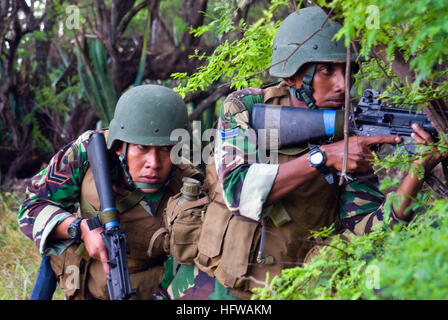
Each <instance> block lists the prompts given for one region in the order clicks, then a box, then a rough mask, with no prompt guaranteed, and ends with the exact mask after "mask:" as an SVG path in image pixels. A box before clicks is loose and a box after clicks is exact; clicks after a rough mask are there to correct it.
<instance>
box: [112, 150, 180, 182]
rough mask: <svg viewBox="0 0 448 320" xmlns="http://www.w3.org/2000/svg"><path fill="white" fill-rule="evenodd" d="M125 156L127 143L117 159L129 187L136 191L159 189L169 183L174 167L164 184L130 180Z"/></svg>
mask: <svg viewBox="0 0 448 320" xmlns="http://www.w3.org/2000/svg"><path fill="white" fill-rule="evenodd" d="M127 154H128V143H127V142H125V143H124V151H123V153H122V154H120V156H119V157H118V159H119V160H120V164H121V167H122V168H123V171H124V174H125V176H126V179H127V182H128V184H129V185H130V186H131V187H134V188H138V189H160V188H162V187H165V186H167V185H168V184H169V183H170V181H171V177H172V174H173V171H174V168H175V165H173V166H172V168H171V172H170V176H169V178H168V179H167V181H166V182H165V183H145V182H139V181H134V180H132V177H131V174H130V172H129V166H128V164H127V161H126V155H127Z"/></svg>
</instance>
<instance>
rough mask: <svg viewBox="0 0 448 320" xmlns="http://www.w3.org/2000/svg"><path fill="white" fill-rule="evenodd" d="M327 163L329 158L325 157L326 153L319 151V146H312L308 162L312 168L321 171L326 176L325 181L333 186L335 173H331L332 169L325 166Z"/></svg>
mask: <svg viewBox="0 0 448 320" xmlns="http://www.w3.org/2000/svg"><path fill="white" fill-rule="evenodd" d="M326 161H327V157H326V156H325V153H324V152H323V151H322V150H320V149H319V146H318V145H311V146H310V153H309V155H308V162H309V163H310V165H311V166H312V167H314V168H316V169H317V170H319V172H320V173H322V174H323V175H324V176H325V179H326V180H327V182H328V183H329V184H333V183H334V177H333V173H331V171H330V169H329V168H328V167H327V166H326V165H325V162H326Z"/></svg>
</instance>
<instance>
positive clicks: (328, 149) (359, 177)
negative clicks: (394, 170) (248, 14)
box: [187, 7, 440, 299]
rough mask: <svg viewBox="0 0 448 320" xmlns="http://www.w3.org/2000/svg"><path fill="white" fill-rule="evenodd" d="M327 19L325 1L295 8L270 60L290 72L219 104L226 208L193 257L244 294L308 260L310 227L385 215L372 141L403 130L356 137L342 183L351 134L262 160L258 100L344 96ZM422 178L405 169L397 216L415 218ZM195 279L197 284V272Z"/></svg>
mask: <svg viewBox="0 0 448 320" xmlns="http://www.w3.org/2000/svg"><path fill="white" fill-rule="evenodd" d="M325 19H326V14H325V13H324V12H323V10H322V9H320V8H319V7H310V8H306V9H301V10H300V12H299V13H298V14H297V13H292V14H291V15H289V16H288V17H287V18H286V19H285V21H284V22H283V23H282V25H281V26H280V28H279V30H278V32H277V35H276V38H275V41H274V52H273V59H272V60H273V61H272V67H271V69H270V73H271V75H272V76H274V77H280V78H283V81H282V82H280V83H279V84H278V85H275V86H271V87H268V88H265V89H255V88H248V89H243V90H240V91H237V92H234V93H232V94H230V95H229V96H228V97H227V98H226V100H225V101H224V103H223V106H222V109H221V112H220V116H219V120H218V128H217V129H218V133H217V139H216V145H215V152H214V159H212V162H211V163H210V162H209V165H208V168H207V180H210V181H213V180H214V179H218V180H219V183H218V186H216V188H215V189H216V190H218V189H220V190H218V191H217V193H218V194H220V195H221V196H222V199H221V200H222V202H223V203H225V206H226V209H222V210H221V212H220V213H219V214H218V213H216V214H214V213H213V212H212V210H209V211H207V214H206V218H205V219H206V220H205V222H204V225H203V227H202V231H201V238H200V240H199V255H198V257H197V259H196V260H195V262H196V266H197V267H198V268H199V269H200V270H201V271H199V272H195V274H196V275H197V277H198V278H201V279H202V280H201V281H202V282H204V280H203V279H204V278H205V277H204V276H203V274H202V271H203V272H206V273H207V274H208V275H209V276H210V277H216V279H218V280H219V282H220V283H221V284H222V285H223V286H224V287H225V288H227V289H228V290H230V291H229V293H230V294H231V295H232V296H235V297H238V298H242V299H248V298H249V297H250V296H251V292H252V289H253V288H254V287H259V286H260V285H262V283H263V282H264V281H265V280H266V273H267V272H269V278H270V279H272V278H273V276H275V275H278V274H279V273H280V272H281V270H282V269H283V268H288V267H293V266H295V265H301V264H302V263H304V260H305V257H306V255H307V253H308V252H309V251H310V249H311V248H312V246H313V244H312V243H311V242H310V241H307V239H308V238H309V236H310V235H311V234H310V231H312V230H319V229H321V228H322V227H328V226H330V225H331V224H334V225H335V229H336V232H340V233H342V232H343V231H344V230H349V232H353V233H355V234H363V233H367V232H370V231H371V229H372V226H374V225H375V224H378V223H380V222H382V221H383V208H384V203H385V201H386V198H387V197H388V196H390V195H386V196H385V195H383V194H382V193H381V192H380V191H379V190H378V188H377V185H378V181H377V177H376V176H375V175H374V174H372V170H371V164H372V160H373V155H372V153H371V152H370V146H372V145H376V144H382V143H392V144H393V143H397V142H400V141H401V138H400V137H397V136H379V137H350V138H349V141H348V143H349V148H348V149H349V155H348V159H347V170H348V172H350V173H352V174H353V176H354V177H356V179H355V180H354V181H352V182H350V183H346V184H344V185H343V186H339V185H338V183H337V182H336V183H332V184H330V183H328V181H327V179H326V176H328V171H330V172H332V173H333V174H334V173H336V171H342V162H343V153H344V146H343V141H339V142H336V143H331V144H326V145H321V146H318V147H313V149H312V150H310V146H309V145H304V146H299V147H297V148H290V149H283V150H279V155H278V163H261V162H260V150H259V149H258V147H259V140H258V139H259V137H258V135H257V132H255V130H254V129H252V128H251V125H250V118H251V112H252V106H253V105H254V104H255V103H267V104H276V105H285V106H295V107H298V108H328V109H338V108H341V107H342V106H343V104H344V100H345V85H346V83H345V60H346V49H345V46H344V42H343V40H340V41H333V40H332V38H333V36H334V35H335V34H336V33H337V32H338V30H339V29H340V28H341V26H340V25H339V24H338V23H337V22H334V21H331V20H328V21H327V22H326V23H325V24H324V26H323V28H322V30H321V31H319V32H317V33H315V34H314V35H313V33H314V32H315V31H316V30H318V29H319V27H320V26H321V25H322V23H323V22H324V21H325ZM311 35H312V36H311ZM310 36H311V37H310ZM308 38H309V39H308ZM298 44H301V46H300V48H298V49H297V45H298ZM353 56H354V55H353V54H352V57H353ZM285 59H287V60H285ZM413 129H414V130H415V133H414V134H413V139H414V140H415V141H416V142H418V143H431V142H432V141H431V138H430V136H429V134H428V133H426V132H425V131H424V130H422V129H421V128H419V127H418V126H413ZM311 151H312V152H313V154H314V155H315V154H318V155H320V160H321V161H320V163H319V169H318V168H317V167H316V164H315V163H312V162H311V161H312V159H311V157H310V154H311ZM439 158H440V155H439V154H437V153H434V155H433V156H432V157H431V158H428V159H427V160H425V162H424V163H423V165H424V167H425V169H426V170H427V171H428V170H431V169H432V168H433V167H434V165H435V164H436V163H437V162H438V161H439ZM327 170H328V171H327ZM321 172H325V174H321ZM421 184H422V181H421V180H419V179H418V178H417V177H416V176H415V175H411V174H409V175H408V176H406V177H405V178H404V180H403V182H402V184H401V186H400V188H399V189H398V190H397V193H398V194H400V195H403V198H404V199H405V200H404V201H403V202H402V204H401V206H398V207H397V206H393V209H394V210H392V219H393V221H394V222H395V223H397V222H404V223H406V221H407V220H408V219H409V218H410V217H409V216H405V215H404V211H405V209H406V208H407V206H408V205H409V204H410V201H411V200H410V199H411V198H412V197H413V196H415V195H416V193H417V191H418V190H419V188H420V187H421ZM409 195H410V196H411V197H408V196H409ZM405 196H407V197H405ZM215 202H216V200H215ZM226 210H227V212H226ZM229 212H230V213H229ZM214 221H215V222H214ZM216 235H219V236H216ZM192 270H193V269H192ZM192 277H193V275H192ZM216 279H213V280H210V281H216ZM187 287H190V289H189V290H190V292H192V291H194V290H195V287H194V281H193V280H190V282H189V286H187ZM198 287H200V286H198ZM202 287H204V288H205V287H206V286H204V285H202ZM209 297H211V295H210V296H209Z"/></svg>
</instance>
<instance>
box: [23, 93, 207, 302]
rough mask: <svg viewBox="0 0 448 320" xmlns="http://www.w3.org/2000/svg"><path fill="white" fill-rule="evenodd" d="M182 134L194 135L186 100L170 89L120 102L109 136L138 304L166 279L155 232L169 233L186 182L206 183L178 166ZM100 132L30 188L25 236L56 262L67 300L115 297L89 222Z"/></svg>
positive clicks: (59, 158) (68, 151)
mask: <svg viewBox="0 0 448 320" xmlns="http://www.w3.org/2000/svg"><path fill="white" fill-rule="evenodd" d="M175 129H185V130H188V131H189V130H190V126H189V121H188V116H187V110H186V107H185V104H184V102H183V100H182V99H181V97H180V96H179V95H178V94H177V93H175V92H174V91H173V90H171V89H169V88H166V87H162V86H158V85H142V86H138V87H134V88H132V89H130V90H128V91H127V92H125V93H124V94H123V95H122V96H121V97H120V99H119V101H118V103H117V105H116V109H115V114H114V117H113V119H112V121H111V123H110V127H109V129H108V130H105V131H103V132H104V135H105V136H106V140H107V147H108V152H109V155H108V157H109V163H110V168H111V173H110V174H111V177H112V183H113V188H114V193H115V200H116V203H117V209H118V211H119V212H120V228H122V229H123V230H124V231H125V234H126V241H127V246H128V248H129V249H130V253H129V254H128V267H129V273H130V280H131V287H132V288H136V289H137V294H136V295H135V296H133V298H134V299H152V297H153V294H154V292H155V290H156V288H157V287H158V285H159V284H160V282H161V280H162V277H163V273H164V271H165V269H164V266H163V263H164V261H165V259H166V254H165V251H164V250H163V248H162V247H163V241H162V239H161V237H158V236H157V234H156V235H155V233H156V231H157V230H159V229H160V228H161V227H162V211H163V208H164V206H165V205H166V202H167V200H168V198H169V197H170V196H172V195H174V194H176V193H178V192H179V190H180V188H181V186H182V178H183V177H186V176H188V177H191V176H194V177H198V178H200V173H199V171H197V170H196V169H195V168H194V167H193V165H192V164H190V163H189V162H187V161H186V160H185V161H184V162H181V163H179V164H176V165H175V164H173V163H172V162H171V160H170V149H171V147H172V146H173V145H174V144H175V142H174V141H171V140H170V134H171V132H172V131H173V130H175ZM93 133H94V131H88V132H85V133H83V134H82V135H81V136H80V137H79V138H78V139H77V140H76V141H74V142H72V143H70V144H68V145H67V146H65V147H64V148H63V149H62V150H60V151H59V152H58V153H57V154H56V155H55V156H54V157H53V158H52V159H51V161H50V164H49V165H48V167H47V168H45V169H44V170H42V171H41V172H40V173H38V174H37V175H36V176H34V177H33V178H32V179H31V180H30V181H29V183H28V186H27V197H26V199H25V201H24V202H23V204H22V206H21V208H20V212H19V217H18V219H19V225H20V228H21V230H22V232H23V233H25V235H27V236H28V237H29V238H31V239H32V240H33V241H34V242H35V243H36V246H37V247H38V249H39V251H40V253H41V254H42V255H46V256H50V257H51V259H50V262H51V267H52V269H53V271H54V273H55V275H56V277H57V280H58V282H59V285H60V287H61V288H62V289H63V290H64V293H65V296H66V298H67V299H108V298H109V296H108V289H107V283H106V276H107V274H108V269H109V266H108V263H107V259H108V256H107V250H106V247H105V244H104V242H103V239H102V237H101V235H100V232H101V229H94V230H89V227H88V226H87V223H86V219H88V218H90V217H92V216H94V215H95V214H96V212H97V211H98V210H99V198H98V194H97V191H96V187H95V182H94V179H93V175H92V172H91V169H90V168H89V164H88V161H87V160H88V159H87V155H86V146H87V143H88V141H89V138H90V136H91V135H92V134H93ZM78 206H79V210H76V209H77V207H78ZM68 228H71V231H72V230H74V232H73V231H72V232H70V233H69V232H68ZM150 239H151V241H150ZM148 249H150V250H148ZM69 267H70V268H69Z"/></svg>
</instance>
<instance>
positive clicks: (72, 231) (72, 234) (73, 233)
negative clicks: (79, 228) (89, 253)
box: [67, 227, 76, 239]
mask: <svg viewBox="0 0 448 320" xmlns="http://www.w3.org/2000/svg"><path fill="white" fill-rule="evenodd" d="M67 231H68V235H69V237H70V238H71V239H74V238H75V237H76V230H75V228H73V227H69V228H68V230H67Z"/></svg>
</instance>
